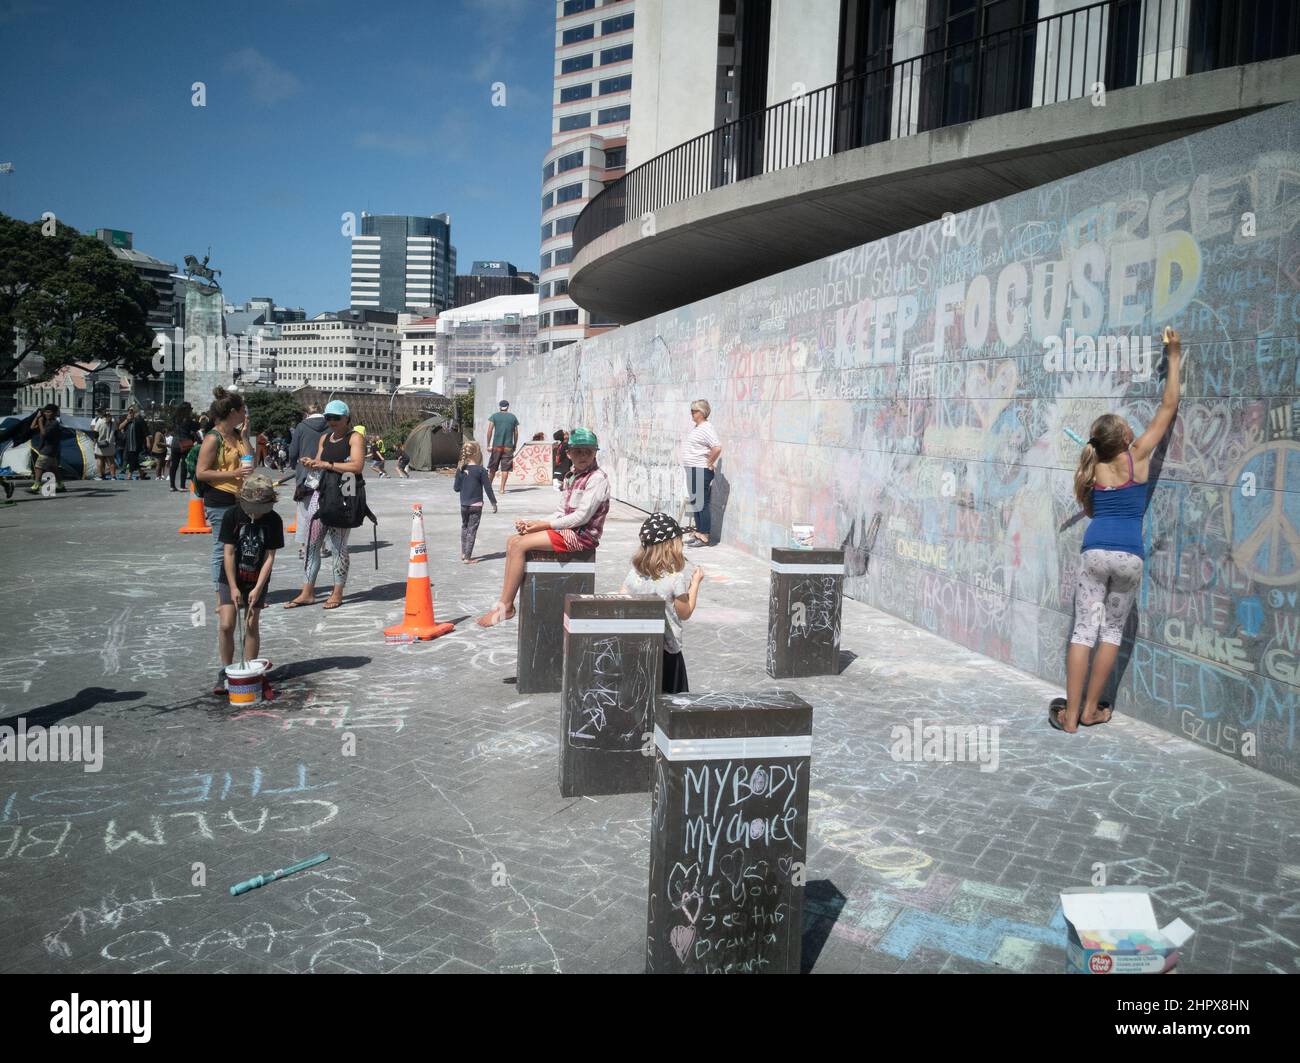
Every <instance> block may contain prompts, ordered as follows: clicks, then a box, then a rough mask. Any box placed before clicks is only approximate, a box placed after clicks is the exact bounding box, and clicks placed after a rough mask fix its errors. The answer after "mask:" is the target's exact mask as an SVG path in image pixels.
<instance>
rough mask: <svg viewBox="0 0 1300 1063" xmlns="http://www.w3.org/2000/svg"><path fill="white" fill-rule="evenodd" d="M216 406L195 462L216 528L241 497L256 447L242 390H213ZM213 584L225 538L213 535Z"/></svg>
mask: <svg viewBox="0 0 1300 1063" xmlns="http://www.w3.org/2000/svg"><path fill="white" fill-rule="evenodd" d="M212 396H213V399H212V406H211V408H210V409H209V410H208V416H209V417H210V418H211V420H212V430H211V431H210V432H208V434H207V435H206V436H204V437H203V442H202V443H201V444H199V456H198V458H197V460H196V461H195V464H194V478H195V479H196V480H197V481H198V483H199V490H200V491H201V492H202V498H203V516H204V517H205V518H206V519H207V522H208V524H209V525H211V526H212V528H213V529H216V528H218V527H220V526H221V521H222V518H223V517H225V515H226V511H227V510H228V509H229V508H230V507H231V506H233V505H234V504H235V503H236V502H237V501H238V498H239V488H240V486H241V485H242V484H243V482H244V480H245V479H246V478H247V477H248V475H249V474H250V473H251V472H252V471H253V447H252V441H251V440H250V439H249V438H248V411H247V410H246V409H245V408H244V397H243V396H242V395H240V394H239V392H237V391H235V392H231V391H227V390H226V389H225V388H223V387H218V388H214V389H213V391H212ZM212 539H213V542H212V557H211V559H210V562H211V567H212V585H213V587H216V586H217V584H218V583H219V582H220V579H221V564H222V557H223V554H222V545H221V540H220V539H219V538H218V537H217V536H216V535H213V536H212Z"/></svg>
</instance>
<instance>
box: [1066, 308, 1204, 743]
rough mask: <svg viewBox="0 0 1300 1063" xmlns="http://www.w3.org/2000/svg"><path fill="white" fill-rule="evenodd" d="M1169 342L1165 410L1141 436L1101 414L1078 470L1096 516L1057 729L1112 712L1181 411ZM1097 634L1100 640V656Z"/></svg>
mask: <svg viewBox="0 0 1300 1063" xmlns="http://www.w3.org/2000/svg"><path fill="white" fill-rule="evenodd" d="M1164 342H1165V346H1166V349H1167V351H1168V355H1169V373H1168V376H1167V377H1166V378H1165V392H1164V397H1163V398H1162V399H1161V400H1160V408H1159V409H1158V410H1157V411H1156V415H1155V417H1154V418H1153V419H1152V421H1151V424H1150V425H1149V426H1148V427H1147V430H1146V431H1145V432H1143V433H1142V435H1140V436H1136V437H1135V435H1134V432H1133V429H1132V428H1130V427H1129V424H1128V422H1127V421H1126V420H1124V418H1123V417H1121V416H1119V414H1115V413H1107V414H1102V416H1100V417H1098V418H1097V419H1096V420H1095V421H1093V422H1092V429H1091V433H1090V437H1089V439H1088V442H1087V443H1086V444H1085V445H1084V448H1083V453H1082V454H1081V455H1080V456H1079V467H1078V469H1077V470H1076V471H1075V474H1074V494H1075V497H1076V498H1077V499H1078V500H1079V505H1080V506H1082V507H1083V511H1084V512H1085V513H1087V514H1088V516H1089V517H1091V518H1092V522H1091V523H1090V524H1089V525H1088V530H1087V531H1086V532H1084V535H1083V553H1082V556H1081V558H1080V561H1081V564H1080V567H1079V582H1078V585H1077V587H1076V588H1075V594H1074V634H1072V635H1071V636H1070V649H1069V651H1068V653H1067V654H1066V657H1065V694H1066V696H1065V697H1064V698H1057V699H1056V700H1055V701H1054V702H1052V707H1051V709H1050V711H1049V712H1048V717H1047V718H1048V722H1049V723H1050V724H1051V725H1052V726H1053V727H1055V728H1056V729H1057V730H1059V731H1071V732H1073V731H1077V730H1078V729H1079V725H1080V724H1082V725H1083V726H1084V727H1091V726H1093V725H1094V724H1099V723H1105V722H1106V721H1107V720H1109V719H1110V717H1111V707H1110V703H1109V702H1105V701H1102V700H1101V696H1102V694H1103V693H1104V692H1105V690H1106V684H1107V683H1108V682H1109V681H1110V675H1111V672H1112V671H1114V669H1115V661H1116V659H1117V658H1118V657H1119V647H1120V643H1121V642H1122V641H1123V639H1124V624H1125V622H1126V621H1127V620H1128V614H1129V612H1130V610H1131V609H1132V608H1133V602H1134V600H1135V599H1136V598H1137V592H1138V588H1139V587H1140V586H1141V584H1142V563H1143V560H1144V552H1143V549H1142V516H1143V514H1144V513H1145V512H1146V502H1147V478H1148V476H1149V475H1150V472H1151V454H1152V452H1153V451H1154V450H1155V449H1156V447H1157V446H1158V445H1159V443H1160V441H1161V440H1162V439H1163V438H1164V437H1165V433H1167V432H1168V431H1169V428H1170V426H1171V425H1172V424H1173V423H1174V416H1175V415H1176V414H1177V413H1178V396H1179V383H1178V381H1179V374H1180V371H1181V368H1182V347H1181V345H1180V343H1179V339H1178V333H1177V332H1175V331H1174V330H1173V329H1171V328H1169V327H1168V326H1166V327H1165V332H1164ZM1099 632H1100V635H1101V645H1100V647H1099V648H1097V651H1096V654H1095V656H1094V654H1093V648H1094V647H1095V646H1097V636H1098V633H1099ZM1089 664H1091V666H1092V675H1091V677H1089V675H1088V669H1089ZM1085 680H1087V693H1086V695H1085V692H1084V681H1085Z"/></svg>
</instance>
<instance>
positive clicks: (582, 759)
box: [560, 594, 665, 797]
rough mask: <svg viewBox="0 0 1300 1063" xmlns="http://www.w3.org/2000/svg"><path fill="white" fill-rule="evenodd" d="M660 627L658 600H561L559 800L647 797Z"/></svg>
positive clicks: (604, 597) (659, 669) (660, 601)
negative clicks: (562, 618)
mask: <svg viewBox="0 0 1300 1063" xmlns="http://www.w3.org/2000/svg"><path fill="white" fill-rule="evenodd" d="M664 623H665V621H664V602H663V599H662V598H650V597H642V596H633V595H626V594H619V595H600V596H590V597H588V596H579V595H574V594H570V595H568V596H567V597H566V598H565V600H564V686H563V691H562V694H561V697H560V793H561V794H562V795H563V796H565V797H581V796H584V795H592V796H594V795H596V794H628V793H649V791H650V776H651V769H652V768H653V766H654V746H653V742H652V739H653V735H652V730H653V727H654V708H655V699H656V697H658V694H659V688H660V685H661V682H660V676H661V674H662V671H663V652H664Z"/></svg>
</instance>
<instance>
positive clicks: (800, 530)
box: [790, 524, 813, 550]
mask: <svg viewBox="0 0 1300 1063" xmlns="http://www.w3.org/2000/svg"><path fill="white" fill-rule="evenodd" d="M790 545H791V546H792V547H793V548H794V549H796V550H811V549H812V548H813V526H812V525H811V524H791V525H790Z"/></svg>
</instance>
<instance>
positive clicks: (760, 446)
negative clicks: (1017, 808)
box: [477, 104, 1300, 782]
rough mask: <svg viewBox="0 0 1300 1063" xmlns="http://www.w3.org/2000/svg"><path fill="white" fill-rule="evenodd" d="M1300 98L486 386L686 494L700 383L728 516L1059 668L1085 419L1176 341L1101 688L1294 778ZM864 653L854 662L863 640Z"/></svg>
mask: <svg viewBox="0 0 1300 1063" xmlns="http://www.w3.org/2000/svg"><path fill="white" fill-rule="evenodd" d="M1298 225H1300V104H1288V105H1286V106H1284V107H1279V108H1275V109H1273V110H1270V111H1266V112H1263V113H1260V114H1257V115H1254V116H1251V117H1248V118H1245V119H1241V120H1239V121H1236V122H1232V123H1229V124H1227V125H1224V126H1220V127H1217V128H1215V129H1211V130H1207V131H1204V132H1201V133H1197V134H1195V135H1192V136H1189V137H1186V138H1182V139H1179V140H1176V141H1173V142H1171V143H1169V144H1166V145H1163V146H1161V147H1158V148H1153V149H1150V150H1147V151H1144V152H1141V153H1139V154H1136V155H1133V156H1130V157H1128V158H1126V159H1122V160H1119V161H1115V162H1111V163H1107V164H1105V165H1102V166H1099V167H1096V168H1095V169H1091V170H1088V171H1085V172H1083V173H1080V174H1078V175H1077V176H1075V177H1072V178H1069V179H1066V180H1063V181H1058V182H1054V183H1052V184H1048V185H1044V186H1042V187H1040V188H1036V189H1032V190H1030V191H1027V192H1024V193H1020V194H1018V195H1015V196H1012V197H1009V198H1007V199H1003V200H999V201H997V202H994V203H991V204H988V205H986V206H984V207H981V208H978V209H974V210H970V211H966V212H964V213H962V214H958V215H955V216H953V215H948V216H945V217H944V218H943V219H940V220H938V221H935V222H933V223H931V224H928V225H924V226H921V227H919V228H916V229H911V230H909V231H907V232H903V233H899V234H898V235H896V236H893V237H890V238H887V239H884V240H879V241H876V242H873V243H870V244H866V245H864V246H861V247H856V248H853V249H852V250H849V251H846V252H843V253H841V254H837V255H833V256H831V257H829V258H825V259H822V260H820V261H817V262H814V263H810V264H808V265H806V266H802V267H799V268H798V269H794V270H790V271H787V272H785V273H781V274H778V275H775V276H772V277H769V278H766V279H765V280H763V281H759V282H756V283H753V284H749V285H746V286H744V287H742V288H737V289H734V290H732V291H729V292H726V293H723V294H722V295H719V296H715V297H712V298H709V299H706V300H702V301H700V302H697V303H694V304H692V305H690V306H686V307H682V308H680V309H678V310H676V311H673V312H670V313H666V314H663V315H660V316H658V317H656V318H653V319H648V320H646V321H642V322H638V323H636V324H634V325H630V326H627V327H625V328H622V329H619V330H617V331H614V332H611V333H607V334H605V335H602V336H600V337H596V338H593V339H591V340H588V341H585V342H583V343H581V344H578V345H574V346H571V347H567V348H564V349H562V350H560V351H557V352H554V353H552V354H548V355H544V356H538V357H534V358H526V359H521V360H520V361H519V362H518V363H516V364H515V365H513V366H511V367H508V368H506V369H504V370H501V371H500V372H498V373H493V374H491V375H489V376H488V377H487V379H486V380H483V381H480V382H479V384H478V388H477V394H478V395H479V397H480V398H479V406H480V409H479V410H478V414H479V421H480V423H481V422H482V421H483V420H484V419H485V418H486V415H487V413H488V412H489V411H488V405H489V403H490V400H491V397H492V396H493V395H495V394H497V392H498V390H499V388H501V387H504V389H505V390H506V391H508V393H509V395H510V397H511V400H512V403H513V405H514V408H515V410H516V411H517V412H518V414H519V416H520V417H521V418H523V419H524V420H525V421H526V422H527V423H529V424H536V425H539V426H542V427H544V428H545V429H546V430H547V431H548V432H550V431H551V430H553V429H554V428H557V427H572V426H574V425H586V426H589V427H591V428H593V429H595V430H596V431H597V432H598V433H599V435H600V438H601V440H602V445H603V450H602V452H601V462H602V464H603V465H604V467H605V468H606V469H607V471H608V472H609V473H610V475H611V479H612V481H613V484H614V490H615V494H616V496H617V497H619V498H622V499H624V500H627V501H630V502H632V503H633V504H635V505H639V506H641V507H643V508H652V507H655V506H663V507H667V506H675V505H677V504H678V502H679V501H680V498H681V496H683V495H684V493H685V481H684V476H683V473H682V470H681V468H680V464H679V457H678V447H679V443H680V440H681V438H682V437H683V436H684V435H685V433H686V431H687V429H688V428H689V427H690V420H689V414H688V404H689V402H690V401H691V400H692V399H696V398H707V399H708V400H709V401H710V402H711V403H712V406H713V415H712V418H711V420H712V423H713V424H714V426H715V427H716V428H717V430H718V432H719V434H720V436H721V439H722V445H723V448H724V452H723V456H722V459H721V461H720V462H719V466H718V478H717V480H716V481H715V487H714V526H715V533H716V534H718V535H720V537H721V539H722V541H724V542H729V543H732V544H735V545H738V546H741V547H743V548H745V549H748V550H752V551H754V552H756V553H765V552H766V549H767V548H768V547H769V546H773V545H785V543H786V541H787V539H788V536H789V527H790V525H791V524H792V523H796V522H807V523H811V524H813V525H815V526H816V529H817V541H818V545H841V544H844V545H845V546H846V547H848V549H849V552H850V555H851V560H852V562H853V563H852V564H851V565H850V572H851V573H852V575H851V577H850V578H849V579H848V580H847V581H846V592H847V593H848V594H849V595H850V596H852V597H855V598H858V599H860V600H862V601H865V602H869V603H871V604H873V605H876V606H878V607H880V608H882V609H885V610H888V611H889V612H891V613H894V614H896V615H898V616H901V617H903V618H905V619H907V620H909V621H912V622H914V623H916V624H919V625H920V626H922V627H925V628H927V629H928V630H930V631H933V632H936V633H938V634H940V635H943V636H945V637H948V638H951V639H953V640H954V641H957V642H960V643H962V644H964V645H966V646H969V647H971V648H973V649H975V650H978V651H979V652H981V653H984V654H987V655H988V656H990V657H994V658H997V659H999V660H1002V661H1006V662H1009V663H1011V664H1013V665H1016V666H1019V667H1021V668H1024V669H1026V670H1027V671H1030V672H1033V673H1035V674H1037V675H1039V676H1042V677H1044V678H1047V679H1051V680H1056V681H1059V682H1061V683H1064V655H1065V645H1066V640H1067V639H1068V637H1069V632H1070V629H1071V627H1072V623H1073V618H1072V612H1073V598H1074V585H1075V579H1076V574H1077V569H1078V564H1079V558H1078V555H1079V544H1080V540H1081V538H1082V535H1083V530H1084V528H1085V527H1086V524H1087V518H1086V517H1084V516H1083V515H1082V514H1081V513H1080V512H1079V509H1078V506H1077V504H1076V503H1075V500H1074V497H1073V494H1072V490H1071V479H1072V474H1073V470H1074V466H1075V463H1076V461H1077V458H1078V454H1079V446H1078V444H1077V443H1075V442H1074V441H1072V440H1071V439H1070V438H1069V437H1068V436H1067V434H1066V431H1065V430H1066V429H1070V430H1072V431H1074V432H1076V433H1081V434H1083V435H1086V434H1087V430H1088V426H1089V424H1090V423H1091V421H1092V420H1093V418H1094V417H1096V416H1097V415H1098V414H1101V413H1103V412H1106V411H1111V410H1114V411H1117V412H1119V413H1121V414H1123V415H1124V416H1125V417H1127V418H1128V419H1129V420H1130V421H1131V422H1132V423H1133V424H1134V426H1135V427H1136V428H1137V430H1138V431H1141V430H1142V428H1143V427H1144V426H1145V425H1146V424H1147V423H1148V422H1149V421H1150V419H1151V416H1152V412H1153V410H1154V408H1155V406H1156V404H1157V403H1158V401H1159V395H1160V389H1161V387H1162V374H1161V365H1160V363H1161V360H1162V352H1161V348H1160V344H1159V339H1158V337H1159V334H1160V330H1161V328H1162V326H1164V325H1165V324H1172V325H1173V326H1174V327H1175V328H1177V329H1179V330H1180V332H1181V333H1182V336H1183V345H1184V351H1185V352H1186V358H1185V370H1184V381H1185V383H1184V393H1183V401H1182V406H1181V408H1180V411H1179V416H1178V420H1177V422H1176V423H1175V425H1174V428H1173V430H1172V432H1171V434H1170V437H1169V438H1168V440H1167V446H1166V448H1165V449H1164V451H1163V454H1162V456H1161V460H1160V462H1159V469H1158V473H1157V474H1156V475H1155V476H1153V487H1152V490H1151V492H1150V499H1149V508H1148V511H1147V518H1146V525H1145V529H1146V530H1145V534H1146V545H1147V551H1148V561H1147V565H1146V571H1145V576H1144V580H1143V584H1142V590H1141V595H1140V598H1139V608H1138V610H1136V617H1135V618H1132V619H1130V630H1129V637H1128V638H1127V639H1126V643H1125V646H1124V648H1123V651H1122V655H1121V666H1120V669H1119V670H1118V676H1119V680H1118V683H1119V685H1118V691H1117V697H1118V700H1117V707H1118V709H1119V710H1120V711H1121V712H1128V713H1132V714H1135V715H1137V716H1139V717H1141V718H1143V719H1146V720H1148V721H1150V722H1153V723H1155V724H1157V725H1159V726H1161V727H1164V728H1167V729H1168V730H1170V731H1172V732H1174V733H1176V734H1181V735H1184V736H1185V737H1187V738H1188V739H1190V740H1192V741H1194V742H1198V743H1200V744H1202V745H1205V746H1208V747H1210V748H1213V749H1216V750H1219V751H1221V752H1223V753H1225V754H1228V755H1230V756H1233V757H1235V758H1237V759H1240V760H1242V761H1243V762H1244V763H1247V764H1251V765H1254V766H1256V767H1258V768H1260V769H1262V770H1264V771H1266V772H1268V773H1270V774H1273V775H1276V776H1279V777H1281V778H1284V779H1288V780H1291V781H1296V782H1300V736H1298V735H1297V730H1298V727H1297V719H1296V707H1297V700H1296V693H1297V685H1298V684H1300V402H1298V401H1297V393H1298V389H1297V383H1298V382H1300V340H1298V339H1297V335H1298V332H1300V240H1298V239H1297V226H1298ZM859 652H862V651H861V650H859Z"/></svg>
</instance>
